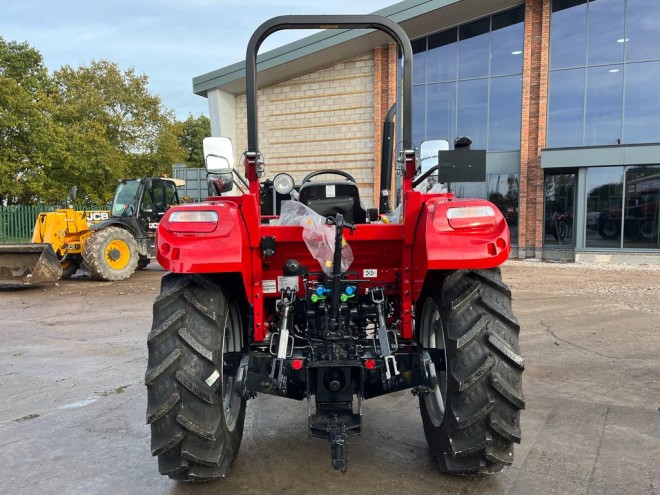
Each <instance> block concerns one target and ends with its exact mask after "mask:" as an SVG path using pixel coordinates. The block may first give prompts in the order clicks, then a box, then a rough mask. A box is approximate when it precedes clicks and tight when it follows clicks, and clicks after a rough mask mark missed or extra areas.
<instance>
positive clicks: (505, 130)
mask: <svg viewBox="0 0 660 495" xmlns="http://www.w3.org/2000/svg"><path fill="white" fill-rule="evenodd" d="M461 84H462V83H461ZM521 93H522V79H521V76H508V77H494V78H492V79H491V80H490V111H489V113H488V150H489V151H512V150H519V149H520V114H521V111H522V110H521V105H522V103H521V102H522V95H521Z"/></svg>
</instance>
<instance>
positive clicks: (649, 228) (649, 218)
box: [585, 165, 660, 249]
mask: <svg viewBox="0 0 660 495" xmlns="http://www.w3.org/2000/svg"><path fill="white" fill-rule="evenodd" d="M659 204H660V165H645V166H635V167H594V168H590V169H589V170H587V218H586V235H585V241H586V242H585V246H586V247H589V248H610V249H611V248H615V249H620V248H631V249H658V248H660V239H659V237H658V234H659V232H660V228H659V227H660V220H659V218H658V212H659V208H658V205H659ZM624 205H625V207H624Z"/></svg>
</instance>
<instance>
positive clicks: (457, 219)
mask: <svg viewBox="0 0 660 495" xmlns="http://www.w3.org/2000/svg"><path fill="white" fill-rule="evenodd" d="M447 220H449V225H450V226H451V227H452V228H453V229H475V228H477V229H478V228H488V227H494V226H495V224H496V222H497V217H496V216H495V210H493V208H492V207H490V206H461V207H457V208H449V209H448V210H447Z"/></svg>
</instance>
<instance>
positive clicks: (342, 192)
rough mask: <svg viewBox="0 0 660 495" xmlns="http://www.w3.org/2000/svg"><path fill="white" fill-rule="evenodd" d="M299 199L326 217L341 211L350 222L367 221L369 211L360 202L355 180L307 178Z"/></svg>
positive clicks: (301, 188)
mask: <svg viewBox="0 0 660 495" xmlns="http://www.w3.org/2000/svg"><path fill="white" fill-rule="evenodd" d="M330 173H332V172H330ZM310 175H311V174H310ZM308 177H309V176H308ZM299 201H300V202H301V203H302V204H304V205H305V206H307V207H309V208H311V209H312V210H314V211H315V212H316V213H318V214H319V215H322V216H324V217H332V216H335V215H336V214H337V213H341V214H342V215H343V216H344V219H345V220H346V221H347V222H350V223H366V221H367V212H366V211H365V209H364V208H362V205H361V204H360V194H359V192H358V187H357V184H356V183H355V182H354V181H353V182H351V181H348V180H344V181H335V182H310V181H307V178H305V180H303V184H302V186H301V187H300V197H299Z"/></svg>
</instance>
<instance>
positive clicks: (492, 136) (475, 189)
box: [412, 7, 524, 244]
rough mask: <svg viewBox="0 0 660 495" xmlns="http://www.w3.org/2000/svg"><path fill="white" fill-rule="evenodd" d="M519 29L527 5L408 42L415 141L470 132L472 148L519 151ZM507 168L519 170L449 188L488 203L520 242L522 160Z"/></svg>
mask: <svg viewBox="0 0 660 495" xmlns="http://www.w3.org/2000/svg"><path fill="white" fill-rule="evenodd" d="M523 34H524V7H518V8H515V9H513V10H509V11H506V12H501V13H498V14H495V15H493V16H490V17H487V18H484V19H480V20H477V21H475V22H471V23H469V24H465V25H462V26H459V27H457V28H453V29H449V30H447V31H442V32H440V33H436V34H433V35H431V36H428V37H426V38H422V39H419V40H416V41H413V43H412V45H413V53H414V60H413V141H414V143H415V144H416V145H417V146H420V144H421V143H422V142H423V141H430V140H435V139H445V140H447V141H449V143H453V142H454V140H455V139H456V137H458V136H469V137H470V139H472V146H471V147H472V149H481V150H483V149H485V150H487V151H489V152H497V151H518V150H520V127H521V114H522V62H523ZM450 146H451V147H452V148H453V145H450ZM511 165H512V167H511V171H514V170H515V171H516V173H497V174H494V173H488V174H487V180H486V182H456V183H453V184H451V186H450V187H451V190H452V192H454V193H455V194H456V195H457V196H458V197H461V198H483V199H489V200H490V201H492V202H493V203H494V204H495V205H496V206H497V207H498V208H499V209H500V210H501V211H502V213H503V214H504V217H505V218H506V220H507V223H508V224H509V228H510V231H511V242H512V243H513V244H517V242H518V193H519V174H518V173H517V171H518V170H520V164H519V163H515V164H511ZM504 170H508V169H507V168H505V169H504ZM497 171H498V172H501V171H502V169H501V168H500V169H498V170H497Z"/></svg>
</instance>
